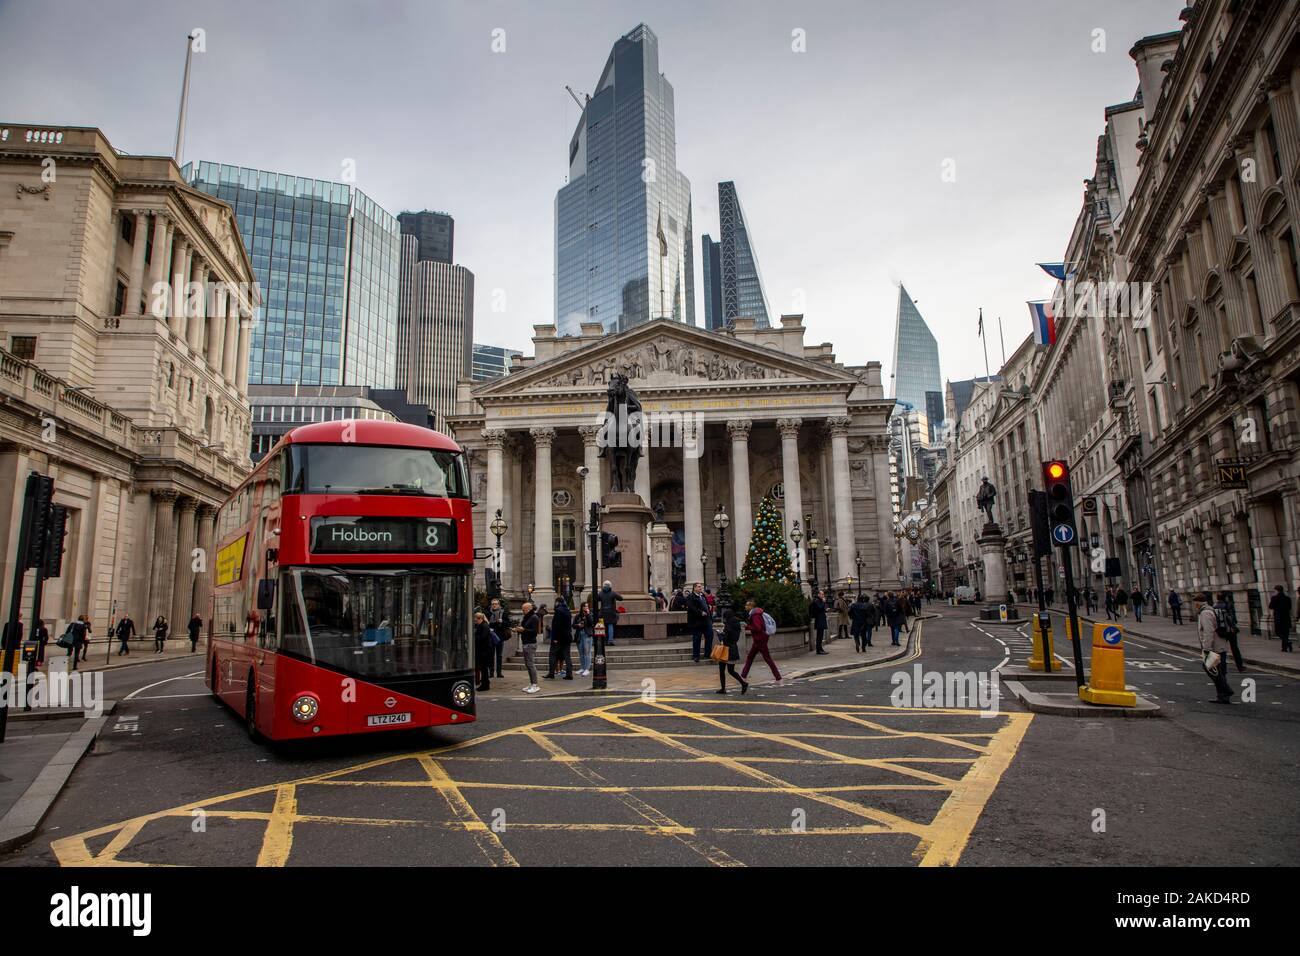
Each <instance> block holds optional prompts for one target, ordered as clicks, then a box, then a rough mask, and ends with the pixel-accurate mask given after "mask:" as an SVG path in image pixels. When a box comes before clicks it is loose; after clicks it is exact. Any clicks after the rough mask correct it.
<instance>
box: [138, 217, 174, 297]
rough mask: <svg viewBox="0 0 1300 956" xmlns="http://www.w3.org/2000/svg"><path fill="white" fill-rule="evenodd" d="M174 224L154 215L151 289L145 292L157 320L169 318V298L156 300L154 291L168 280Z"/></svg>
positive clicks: (150, 259)
mask: <svg viewBox="0 0 1300 956" xmlns="http://www.w3.org/2000/svg"><path fill="white" fill-rule="evenodd" d="M171 229H172V224H171V222H169V221H168V219H167V217H166V216H164V215H163V214H162V213H160V212H156V213H154V214H153V249H152V250H150V252H149V288H147V289H145V290H144V294H145V297H146V298H147V299H148V300H149V313H150V315H152V316H153V317H154V318H156V319H165V318H166V317H167V296H166V295H162V296H158V297H156V298H155V295H154V290H155V289H156V288H157V287H158V285H159V283H161V282H164V281H165V280H166V272H167V256H168V254H169V253H170V246H168V244H167V239H168V237H169V236H170V235H171Z"/></svg>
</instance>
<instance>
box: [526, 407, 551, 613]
mask: <svg viewBox="0 0 1300 956" xmlns="http://www.w3.org/2000/svg"><path fill="white" fill-rule="evenodd" d="M528 434H530V435H532V436H533V445H534V446H535V447H536V450H537V457H536V467H535V468H534V469H533V581H532V583H533V587H534V589H535V590H534V591H533V600H534V601H536V602H537V603H539V604H545V605H547V606H550V605H553V604H554V603H555V582H554V581H553V580H552V577H553V576H554V574H555V568H554V564H553V561H552V559H551V444H552V442H554V441H555V429H554V428H530V429H528Z"/></svg>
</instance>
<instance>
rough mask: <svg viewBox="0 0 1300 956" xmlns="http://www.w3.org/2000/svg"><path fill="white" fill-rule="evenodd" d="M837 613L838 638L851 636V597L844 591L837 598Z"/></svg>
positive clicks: (836, 631)
mask: <svg viewBox="0 0 1300 956" xmlns="http://www.w3.org/2000/svg"><path fill="white" fill-rule="evenodd" d="M835 613H836V614H837V615H838V616H839V620H838V621H836V630H835V636H836V637H837V638H841V637H844V638H846V637H848V636H849V625H850V623H852V622H851V621H850V619H849V598H848V595H846V594H845V593H844V592H843V591H841V592H840V596H839V597H837V598H836V599H835Z"/></svg>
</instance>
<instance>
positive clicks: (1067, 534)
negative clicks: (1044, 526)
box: [1052, 524, 1074, 544]
mask: <svg viewBox="0 0 1300 956" xmlns="http://www.w3.org/2000/svg"><path fill="white" fill-rule="evenodd" d="M1052 540H1053V541H1055V542H1056V543H1057V544H1070V543H1072V542H1073V541H1074V529H1073V528H1071V527H1070V526H1069V525H1068V524H1058V525H1057V526H1056V527H1055V528H1053V529H1052Z"/></svg>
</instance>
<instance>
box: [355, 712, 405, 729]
mask: <svg viewBox="0 0 1300 956" xmlns="http://www.w3.org/2000/svg"><path fill="white" fill-rule="evenodd" d="M410 722H411V715H410V714H371V715H370V716H369V717H367V718H366V726H367V727H389V726H392V725H393V724H409V723H410Z"/></svg>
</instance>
